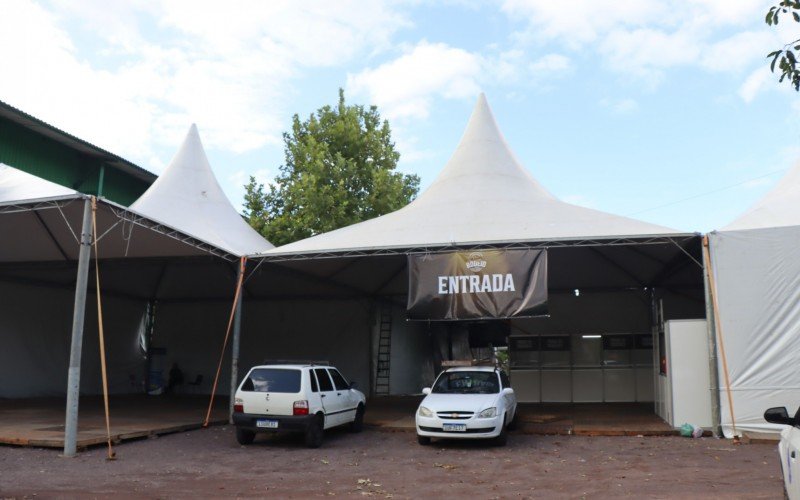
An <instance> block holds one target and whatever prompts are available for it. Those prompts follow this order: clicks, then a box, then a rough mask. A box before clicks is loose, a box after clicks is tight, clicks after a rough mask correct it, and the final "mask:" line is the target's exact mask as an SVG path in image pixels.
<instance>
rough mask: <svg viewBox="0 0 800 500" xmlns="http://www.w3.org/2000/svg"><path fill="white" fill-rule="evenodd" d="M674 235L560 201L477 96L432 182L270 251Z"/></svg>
mask: <svg viewBox="0 0 800 500" xmlns="http://www.w3.org/2000/svg"><path fill="white" fill-rule="evenodd" d="M678 233H679V232H678V231H676V230H674V229H670V228H666V227H662V226H657V225H654V224H649V223H647V222H642V221H638V220H634V219H629V218H626V217H621V216H618V215H612V214H609V213H605V212H600V211H598V210H592V209H589V208H584V207H580V206H577V205H572V204H570V203H565V202H563V201H560V200H559V199H557V198H556V197H555V196H553V195H552V194H550V193H549V192H548V191H547V190H546V189H545V188H544V187H542V186H541V185H540V184H539V183H538V182H537V181H536V180H535V179H534V178H533V177H532V176H531V174H530V173H529V172H528V171H527V170H526V169H525V167H523V166H522V165H521V164H520V162H519V160H517V158H516V156H515V155H514V153H513V152H512V151H511V149H510V148H509V146H508V144H507V143H506V141H505V139H504V138H503V135H502V133H501V132H500V130H499V128H498V126H497V123H496V122H495V119H494V116H493V115H492V111H491V110H490V109H489V105H488V103H487V102H486V97H485V96H484V95H483V94H481V95H480V96H479V97H478V102H477V103H476V105H475V109H474V111H473V112H472V117H471V118H470V120H469V123H468V125H467V128H466V130H465V131H464V135H463V136H462V138H461V142H460V143H459V145H458V147H457V148H456V150H455V152H454V153H453V156H452V157H451V158H450V161H449V162H448V163H447V165H446V166H445V167H444V169H443V170H442V172H441V173H440V174H439V176H438V177H437V178H436V180H434V181H433V183H432V184H431V185H430V187H428V189H427V190H425V192H424V193H422V194H421V195H420V196H419V197H418V198H417V199H416V200H414V201H413V202H411V203H410V204H409V205H408V206H406V207H404V208H402V209H400V210H397V211H396V212H392V213H390V214H387V215H384V216H382V217H378V218H376V219H372V220H369V221H366V222H362V223H359V224H354V225H352V226H349V227H345V228H342V229H339V230H336V231H331V232H329V233H325V234H321V235H318V236H314V237H312V238H308V239H305V240H302V241H298V242H295V243H291V244H289V245H284V246H282V247H280V248H277V249H275V250H273V251H271V252H269V253H270V254H272V255H277V254H306V253H316V252H336V251H343V250H371V249H375V248H419V247H431V246H457V245H472V244H481V243H510V242H518V241H542V240H559V239H572V238H614V237H620V236H632V235H635V236H642V235H669V234H678Z"/></svg>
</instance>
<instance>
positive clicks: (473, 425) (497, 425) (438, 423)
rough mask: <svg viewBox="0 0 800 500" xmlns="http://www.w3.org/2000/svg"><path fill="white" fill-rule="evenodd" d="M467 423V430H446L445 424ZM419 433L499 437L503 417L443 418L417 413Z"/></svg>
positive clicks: (460, 436)
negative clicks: (444, 428)
mask: <svg viewBox="0 0 800 500" xmlns="http://www.w3.org/2000/svg"><path fill="white" fill-rule="evenodd" d="M445 423H447V424H466V426H467V430H466V431H444V430H442V429H443V427H444V424H445ZM416 424H417V425H416V427H417V434H418V435H420V436H426V437H437V438H447V439H489V438H493V437H497V436H498V435H499V434H500V431H501V430H502V428H503V417H502V416H499V417H493V418H474V417H473V418H470V419H467V420H450V419H442V418H439V417H436V416H433V417H423V416H420V415H419V413H417V416H416Z"/></svg>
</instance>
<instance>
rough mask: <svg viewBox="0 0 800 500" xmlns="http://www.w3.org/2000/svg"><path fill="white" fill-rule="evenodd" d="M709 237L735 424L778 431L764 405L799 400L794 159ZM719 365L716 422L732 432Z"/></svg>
mask: <svg viewBox="0 0 800 500" xmlns="http://www.w3.org/2000/svg"><path fill="white" fill-rule="evenodd" d="M709 240H710V246H711V257H712V265H713V269H714V275H715V278H716V282H717V283H716V290H717V293H718V303H719V315H720V323H721V325H719V328H720V329H721V332H722V336H723V341H724V345H725V353H726V355H727V361H728V370H729V374H728V375H729V377H730V388H731V392H732V399H733V413H734V415H735V424H736V430H737V432H738V433H740V434H741V432H749V433H760V432H765V433H777V432H779V431H780V427H781V426H777V425H774V424H769V423H767V422H766V421H765V420H764V417H763V415H764V411H765V410H766V409H767V408H770V407H774V406H786V407H787V408H788V409H789V411H790V412H792V413H793V412H794V410H796V409H797V405H798V404H800V370H798V369H797V360H798V359H800V306H798V304H800V164H798V165H797V166H795V167H794V168H793V169H792V170H791V171H790V172H789V173H788V174H787V175H786V176H785V177H784V178H783V179H781V181H780V182H779V183H778V184H777V185H776V186H775V188H773V189H772V190H771V191H770V192H768V193H767V194H766V195H765V196H764V197H763V198H762V199H761V200H759V201H758V202H757V203H756V204H755V205H753V206H752V207H751V208H750V209H749V210H747V211H746V212H745V213H744V214H742V215H741V216H740V217H738V218H737V219H736V220H734V221H733V222H731V223H730V224H729V225H727V226H725V227H724V228H723V229H722V230H720V231H717V232H713V233H711V234H710V235H709ZM718 347H719V346H718ZM719 368H720V372H719V382H720V386H721V387H720V394H719V397H720V400H721V402H720V413H721V420H722V427H723V431H724V432H725V435H726V436H728V437H731V436H732V435H733V429H732V424H733V422H732V419H731V414H730V410H729V405H728V396H727V391H726V389H725V374H724V373H723V367H722V364H721V363H720V366H719Z"/></svg>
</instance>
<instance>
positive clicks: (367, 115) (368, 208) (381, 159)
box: [244, 89, 419, 245]
mask: <svg viewBox="0 0 800 500" xmlns="http://www.w3.org/2000/svg"><path fill="white" fill-rule="evenodd" d="M391 135H392V134H391V130H390V128H389V123H388V122H387V121H385V120H384V121H381V117H380V114H379V113H378V109H377V107H375V106H370V107H369V108H365V107H364V106H360V105H347V104H345V99H344V91H343V90H342V89H339V104H338V105H337V106H336V107H331V106H323V107H322V108H320V109H318V110H317V111H316V112H315V113H312V114H311V115H310V116H309V117H308V119H307V120H304V121H301V120H300V118H299V117H298V115H294V117H293V118H292V130H291V132H286V133H284V134H283V142H284V153H285V164H284V165H281V167H280V168H279V174H278V175H277V176H276V177H275V181H274V183H273V184H271V185H270V186H269V189H268V190H267V189H265V188H264V185H263V184H259V183H257V182H256V180H255V178H253V177H251V178H250V182H249V183H248V184H247V185H246V186H245V189H246V193H245V197H244V199H245V212H244V214H245V217H247V218H248V220H249V222H250V225H251V226H253V228H255V229H256V230H257V231H258V232H260V233H261V234H262V235H264V237H265V238H267V239H268V240H269V241H271V242H272V243H273V244H275V245H284V244H286V243H291V242H293V241H297V240H300V239H303V238H307V237H309V236H313V235H315V234H319V233H324V232H327V231H332V230H334V229H338V228H340V227H344V226H348V225H350V224H354V223H356V222H360V221H364V220H368V219H372V218H374V217H378V216H379V215H383V214H386V213H389V212H393V211H395V210H397V209H399V208H402V207H403V206H405V205H407V204H408V203H409V202H410V201H411V200H413V199H414V197H415V196H416V195H417V192H418V191H419V177H418V176H416V175H406V174H402V173H400V172H397V171H395V169H396V167H397V161H398V160H399V158H400V154H399V153H398V152H397V151H396V150H395V148H394V143H393V142H392V136H391Z"/></svg>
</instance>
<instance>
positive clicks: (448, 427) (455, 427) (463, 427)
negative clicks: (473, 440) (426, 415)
mask: <svg viewBox="0 0 800 500" xmlns="http://www.w3.org/2000/svg"><path fill="white" fill-rule="evenodd" d="M442 430H443V431H445V432H466V431H467V424H442Z"/></svg>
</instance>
